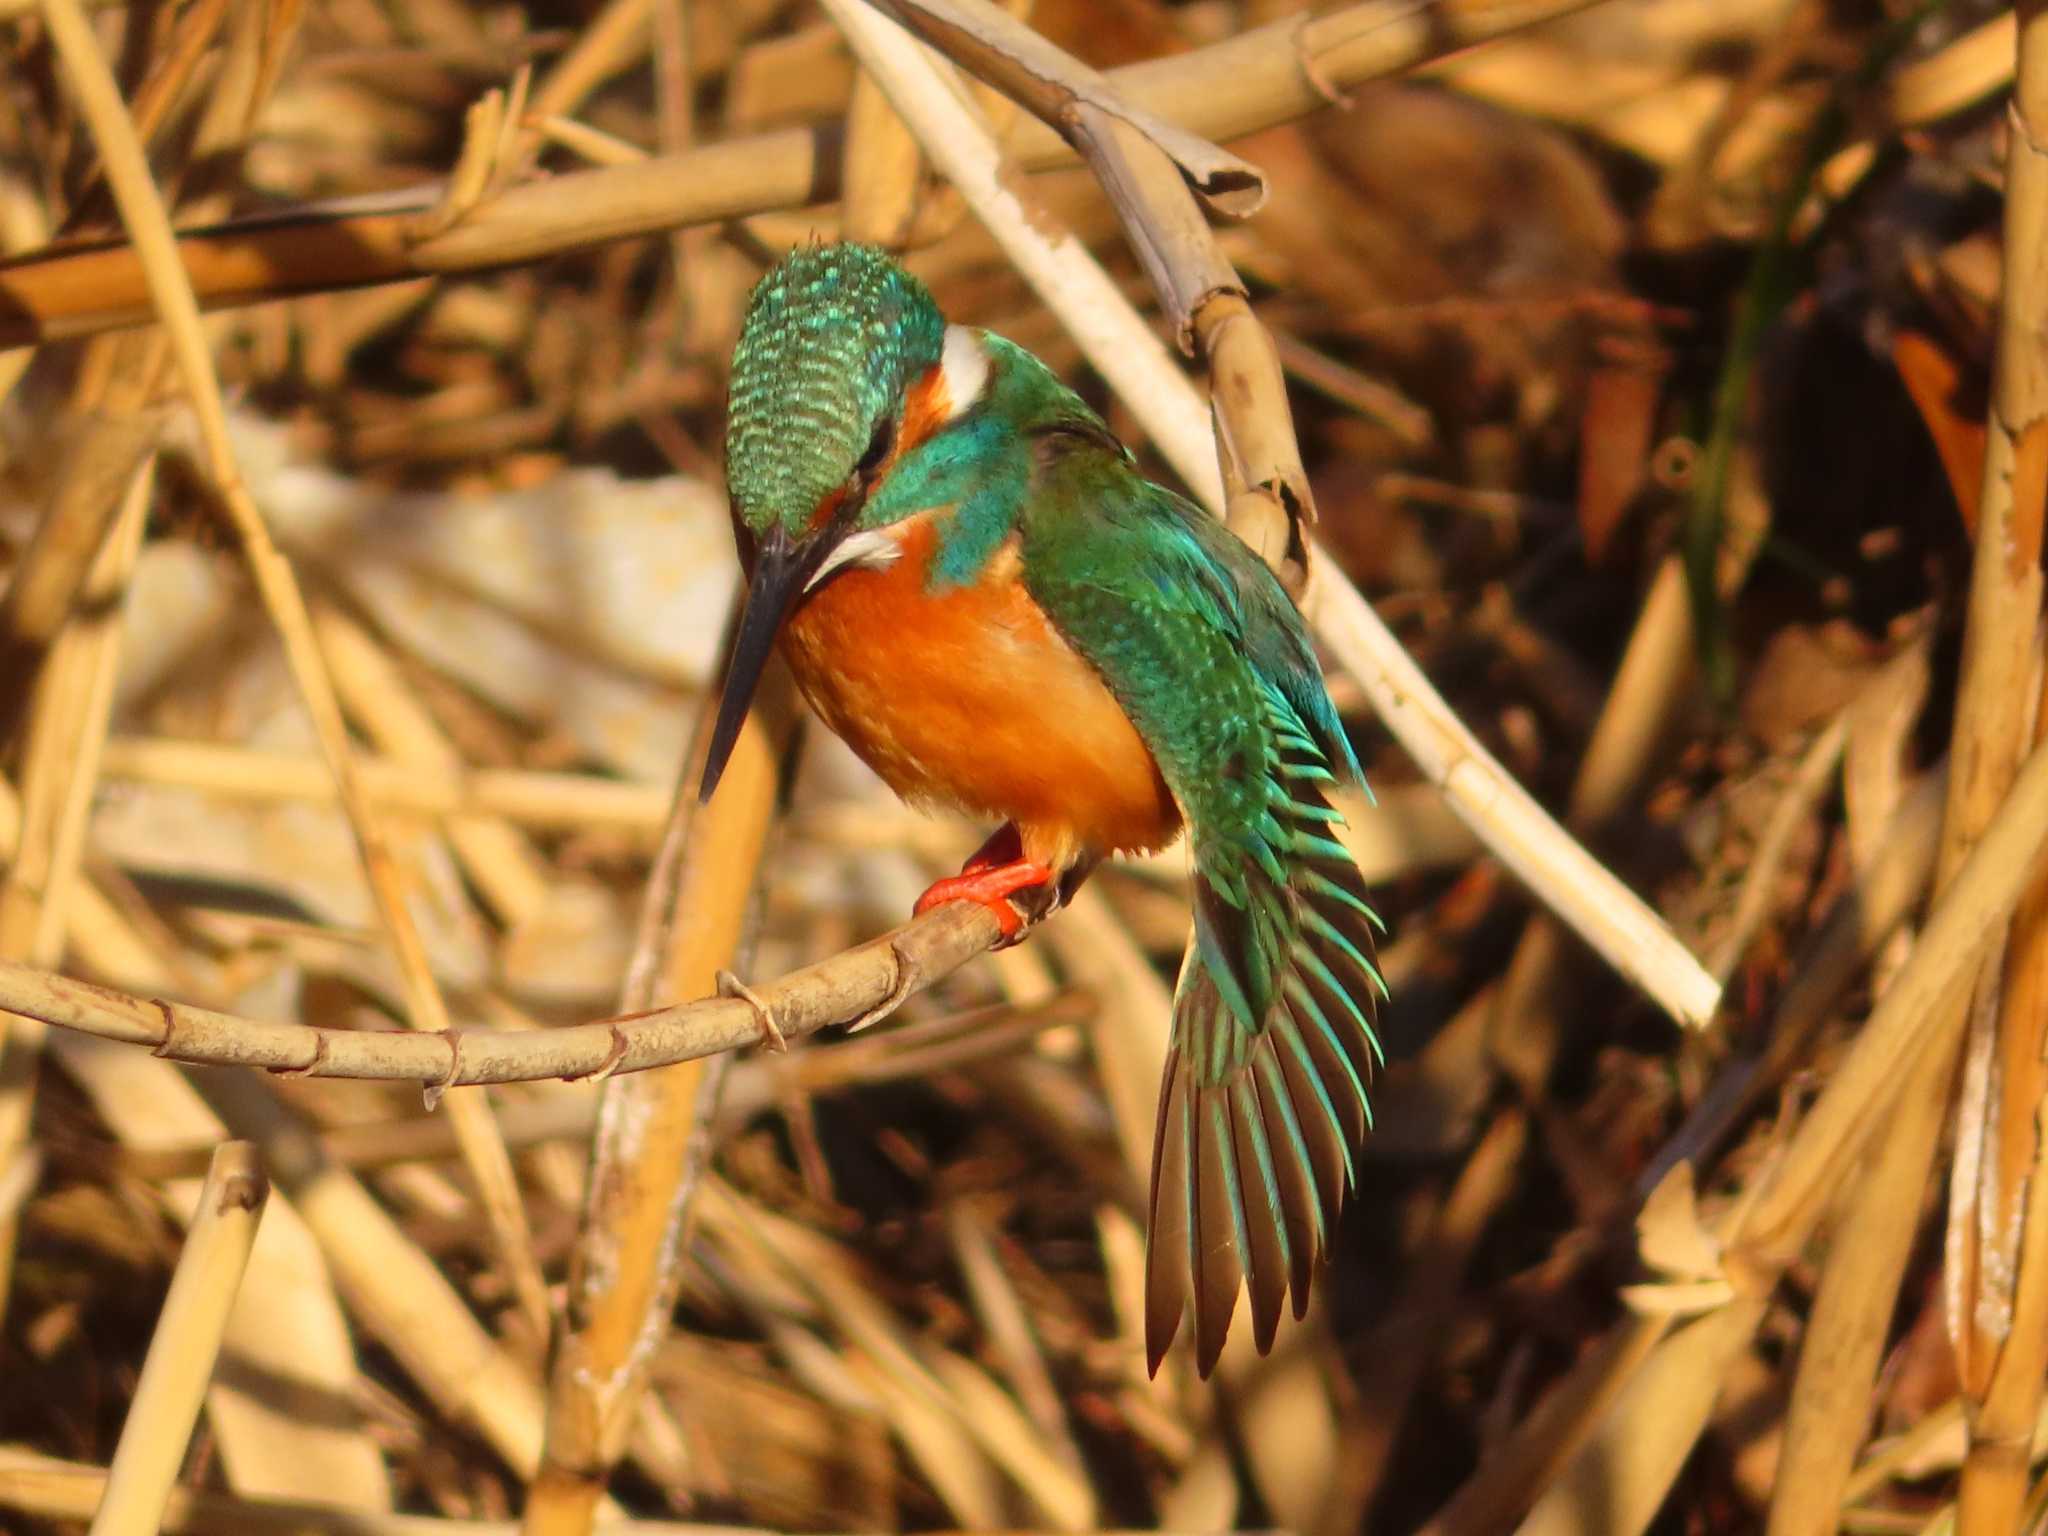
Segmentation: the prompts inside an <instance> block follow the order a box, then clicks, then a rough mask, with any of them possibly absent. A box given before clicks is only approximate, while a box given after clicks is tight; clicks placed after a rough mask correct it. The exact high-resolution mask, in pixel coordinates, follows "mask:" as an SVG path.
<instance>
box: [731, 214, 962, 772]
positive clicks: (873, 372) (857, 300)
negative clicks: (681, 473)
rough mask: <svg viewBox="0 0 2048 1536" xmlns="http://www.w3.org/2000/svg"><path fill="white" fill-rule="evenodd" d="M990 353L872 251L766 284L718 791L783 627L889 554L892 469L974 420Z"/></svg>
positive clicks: (742, 345)
mask: <svg viewBox="0 0 2048 1536" xmlns="http://www.w3.org/2000/svg"><path fill="white" fill-rule="evenodd" d="M987 372H988V356H987V353H986V352H985V351H983V349H982V347H981V343H980V341H979V339H978V337H977V336H976V334H975V333H973V332H971V331H967V330H965V329H963V328H961V327H958V326H955V327H951V328H949V327H948V326H947V324H946V321H945V318H944V316H942V315H941V314H940V313H939V308H938V305H937V304H936V303H934V302H933V300H932V296H931V293H930V292H929V291H928V290H927V289H926V288H925V286H924V284H923V283H921V282H919V281H918V280H917V279H916V278H915V277H912V276H911V275H910V274H909V273H908V272H906V271H905V270H904V269H903V268H902V267H900V266H898V265H897V264H896V263H895V262H894V261H892V260H890V259H889V257H887V256H886V255H884V254H883V253H882V252H881V251H879V250H876V249H874V248H873V247H870V246H864V245H813V246H807V247H804V248H801V249H799V250H796V251H793V252H791V253H790V254H789V255H788V256H786V257H784V258H783V259H782V261H781V262H780V263H778V264H777V265H776V266H775V267H774V268H773V269H772V270H771V271H769V273H768V274H767V275H766V276H765V277H763V278H762V279H761V281H760V282H759V283H758V284H756V285H755V287H754V291H753V294H752V296H751V297H750V298H749V299H748V301H747V312H746V317H745V318H744V320H742V322H741V324H740V335H739V342H738V344H737V345H736V346H735V348H734V350H733V361H732V384H731V396H730V407H729V411H728V415H727V419H726V430H725V475H726V485H727V488H728V491H729V493H730V495H731V498H732V507H733V513H734V520H735V522H736V523H737V525H738V527H739V529H740V534H741V555H742V558H743V559H745V560H746V562H747V565H748V570H749V580H748V586H747V597H746V608H745V612H744V613H743V615H742V617H741V620H740V629H739V635H738V637H737V639H736V640H735V642H734V648H733V655H732V664H731V669H730V671H729V672H728V673H727V676H726V682H725V692H724V696H723V698H722V699H721V701H720V707H719V714H718V723H717V726H716V727H715V729H714V730H713V733H712V741H711V752H710V756H709V758H708V760H707V761H706V764H705V771H704V782H703V791H702V792H703V796H704V798H706V799H709V798H710V795H711V791H712V790H713V789H714V788H715V787H716V786H717V783H718V778H719V775H720V774H721V773H722V772H723V771H724V768H725V763H726V759H727V757H728V756H729V755H730V753H731V751H732V746H733V743H734V741H735V740H737V739H738V736H739V730H740V725H741V723H742V722H743V721H744V720H745V719H746V714H747V708H748V705H749V704H750V703H751V702H752V699H753V694H754V689H755V687H756V685H757V684H758V683H759V681H760V676H761V670H762V668H763V667H764V666H765V665H766V664H767V660H768V653H769V651H770V649H771V648H772V646H773V644H774V640H775V635H776V632H777V631H778V630H779V629H780V628H781V626H782V621H783V619H784V618H785V617H786V616H787V615H788V613H789V611H790V609H791V608H792V607H794V606H795V605H796V603H797V601H798V600H799V599H800V598H801V597H802V596H803V594H804V593H805V592H806V591H809V590H810V589H811V588H813V587H815V586H816V585H817V584H818V583H819V582H821V581H823V580H824V579H825V578H826V577H828V576H829V575H831V574H832V572H833V571H835V570H837V569H840V568H841V567H843V566H845V565H847V564H849V563H855V562H858V561H861V560H865V559H872V558H886V557H887V556H888V555H890V554H893V550H894V546H893V544H891V545H890V546H889V547H888V548H887V549H886V550H885V549H883V548H882V547H881V541H882V540H883V539H884V538H886V535H884V534H882V533H881V531H880V528H881V526H882V525H883V524H885V523H887V522H889V521H893V520H894V519H896V518H900V517H902V516H904V515H906V514H907V513H908V512H909V511H910V510H913V509H911V508H901V509H898V508H893V507H891V506H889V505H888V504H887V502H886V501H885V499H884V498H882V497H880V496H879V495H878V494H877V491H878V488H879V487H880V485H881V483H882V480H883V478H884V476H885V475H886V474H887V473H888V471H889V469H890V467H891V466H892V465H893V464H894V463H895V462H896V461H897V460H899V459H901V458H902V456H903V455H904V454H905V453H906V452H908V451H909V450H910V449H911V448H913V447H915V446H917V445H918V444H919V443H921V442H923V441H926V440H928V439H929V438H930V437H931V436H932V435H933V433H934V432H936V431H937V430H939V429H940V428H941V427H943V426H944V425H945V423H946V422H947V421H949V420H951V419H953V418H956V417H957V416H959V415H960V414H961V412H962V411H963V410H964V409H965V407H966V406H967V405H969V404H971V403H972V402H973V400H974V398H975V397H977V396H978V395H979V393H980V391H981V387H982V383H983V382H984V380H985V378H986V376H987Z"/></svg>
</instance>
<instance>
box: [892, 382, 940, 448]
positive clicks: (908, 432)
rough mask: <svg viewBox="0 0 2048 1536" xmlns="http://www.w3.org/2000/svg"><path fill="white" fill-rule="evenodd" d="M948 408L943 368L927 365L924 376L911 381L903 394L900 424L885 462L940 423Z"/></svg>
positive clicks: (915, 444)
mask: <svg viewBox="0 0 2048 1536" xmlns="http://www.w3.org/2000/svg"><path fill="white" fill-rule="evenodd" d="M952 409H953V402H952V399H951V397H950V396H949V395H948V394H947V392H946V373H945V370H944V369H943V368H929V369H927V370H926V371H925V373H924V376H923V377H922V378H920V379H918V380H917V382H916V383H914V384H912V385H911V386H910V388H909V390H908V391H906V392H905V394H904V397H903V426H902V429H901V430H900V431H898V432H897V434H896V447H895V449H894V450H893V451H892V452H891V453H890V455H889V464H890V465H894V464H895V462H896V461H897V460H898V459H900V458H902V457H903V455H905V454H906V453H908V452H910V450H911V449H913V448H915V447H916V446H917V445H918V444H919V443H922V442H923V441H924V440H925V439H926V438H928V437H930V436H931V435H932V434H933V433H934V432H936V431H938V430H939V428H940V427H942V426H944V425H945V423H946V418H947V416H948V415H950V414H951V412H952Z"/></svg>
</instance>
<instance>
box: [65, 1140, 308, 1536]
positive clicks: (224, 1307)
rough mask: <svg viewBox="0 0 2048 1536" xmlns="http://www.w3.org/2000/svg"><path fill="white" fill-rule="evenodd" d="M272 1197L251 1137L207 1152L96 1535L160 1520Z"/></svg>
mask: <svg viewBox="0 0 2048 1536" xmlns="http://www.w3.org/2000/svg"><path fill="white" fill-rule="evenodd" d="M269 1196H270V1185H269V1183H268V1182H267V1181H266V1180H265V1179H264V1177H263V1168H262V1165H261V1164H260V1163H259V1162H258V1161H257V1157H256V1149H255V1148H254V1147H253V1146H251V1145H250V1144H249V1143H248V1142H246V1141H231V1142H228V1143H226V1144H225V1145H223V1146H222V1147H220V1148H219V1149H218V1150H217V1151H216V1152H215V1153H214V1154H213V1164H212V1166H211V1167H210V1168H208V1169H207V1171H206V1183H205V1185H204V1187H203V1188H202V1189H201V1190H200V1192H199V1212H198V1214H197V1216H195V1217H194V1218H193V1221H192V1226H191V1228H190V1230H189V1231H188V1232H187V1233H186V1235H185V1249H184V1252H183V1253H181V1254H180V1255H179V1257H178V1267H177V1270H176V1271H175V1272H174V1273H173V1274H172V1276H171V1288H170V1291H169V1293H168V1294H167V1295H166V1296H165V1297H164V1309H163V1312H162V1313H161V1314H160V1315H159V1316H158V1318H157V1325H156V1333H155V1334H154V1336H153V1337H152V1338H151V1339H150V1344H149V1353H148V1355H147V1356H145V1357H144V1359H143V1362H142V1375H141V1377H140V1378H139V1379H138V1380H137V1381H136V1383H135V1396H134V1398H133V1400H132V1401H131V1402H130V1403H129V1405H128V1419H127V1422H126V1423H125V1424H123V1425H122V1427H121V1442H120V1444H119V1445H117V1446H116V1447H115V1448H114V1460H113V1464H112V1465H111V1466H110V1467H109V1468H108V1469H107V1490H106V1493H105V1495H104V1496H103V1497H102V1498H101V1499H100V1505H99V1512H98V1513H97V1514H96V1515H94V1516H93V1522H92V1536H151V1533H153V1532H155V1531H157V1530H158V1529H160V1528H161V1527H162V1524H163V1514H164V1502H165V1500H167V1499H168V1498H169V1497H170V1493H171V1485H172V1484H173V1483H174V1482H175V1481H176V1480H177V1476H178V1467H179V1464H180V1463H181V1462H183V1461H184V1459H185V1447H186V1445H187V1444H189V1443H190V1441H191V1439H192V1427H193V1425H194V1424H195V1423H197V1422H198V1419H199V1405H200V1402H201V1401H202V1400H203V1399H204V1397H205V1396H206V1384H207V1382H208V1381H210V1380H211V1379H212V1377H213V1366H214V1357H215V1356H216V1355H218V1354H219V1352H220V1341H221V1335H222V1334H223V1333H224V1332H225V1331H226V1329H227V1322H228V1311H229V1309H230V1308H231V1307H233V1306H234V1304H235V1292H236V1291H237V1290H239V1289H240V1288H241V1284H242V1271H243V1270H244V1269H245V1268H246V1267H247V1266H248V1263H249V1250H250V1248H251V1247H253V1246H254V1244H255V1242H256V1224H257V1222H259V1221H260V1220H262V1218H263V1206H264V1202H265V1201H266V1200H267V1199H268V1198H269Z"/></svg>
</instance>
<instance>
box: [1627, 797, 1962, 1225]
mask: <svg viewBox="0 0 2048 1536" xmlns="http://www.w3.org/2000/svg"><path fill="white" fill-rule="evenodd" d="M1947 787H1948V781H1947V776H1946V773H1945V771H1944V770H1943V769H1940V768H1937V769H1936V770H1934V771H1932V772H1929V773H1928V774H1926V775H1924V776H1923V777H1922V778H1921V779H1920V780H1919V782H1917V783H1916V784H1914V785H1912V786H1911V787H1910V789H1909V790H1908V791H1907V792H1906V793H1905V794H1904V795H1903V796H1902V797H1901V799H1900V801H1899V803H1898V805H1897V807H1896V808H1895V810H1894V811H1893V813H1892V815H1891V816H1890V817H1889V818H1887V819H1886V820H1885V821H1884V822H1883V823H1882V825H1881V826H1879V828H1878V829H1877V830H1878V833H1879V834H1880V836H1881V841H1880V842H1879V843H1878V844H1877V846H1876V847H1875V849H1874V850H1873V852H1872V853H1871V855H1870V857H1869V859H1868V861H1867V862H1864V863H1863V865H1862V867H1861V868H1859V869H1858V870H1857V872H1856V878H1855V880H1854V882H1853V883H1852V884H1851V885H1850V886H1849V888H1848V889H1847V890H1845V891H1843V892H1842V893H1841V895H1839V896H1838V897H1836V898H1835V900H1834V902H1833V903H1832V904H1831V905H1830V906H1829V908H1828V910H1827V912H1826V913H1825V914H1824V915H1823V916H1822V917H1821V919H1820V921H1819V922H1818V923H1817V924H1815V926H1814V930H1813V933H1812V935H1811V936H1810V937H1809V938H1808V939H1807V941H1806V943H1805V944H1804V945H1803V946H1801V949H1800V952H1799V954H1798V955H1797V956H1796V957H1795V958H1794V960H1793V963H1792V967H1791V980H1790V981H1789V982H1787V984H1786V986H1785V989H1784V991H1783V992H1782V993H1781V994H1780V995H1779V998H1778V1001H1777V1006H1776V1007H1775V1008H1774V1009H1773V1010H1772V1013H1771V1021H1770V1028H1769V1030H1768V1031H1767V1032H1766V1033H1765V1036H1764V1039H1765V1045H1764V1048H1763V1050H1762V1051H1761V1052H1760V1053H1758V1054H1757V1055H1755V1056H1752V1057H1749V1058H1746V1059H1743V1060H1740V1061H1737V1062H1733V1063H1731V1064H1730V1066H1729V1067H1728V1069H1727V1070H1726V1071H1725V1072H1724V1073H1723V1074H1722V1076H1721V1077H1720V1078H1718V1079H1717V1080H1716V1081H1715V1083H1714V1085H1713V1087H1712V1088H1711V1089H1710V1090H1709V1091H1708V1092H1707V1094H1706V1095H1705V1096H1704V1097H1702V1098H1701V1100H1700V1102H1699V1103H1698V1105H1697V1106H1695V1108H1694V1109H1693V1112H1692V1113H1691V1114H1690V1115H1688V1116H1686V1118H1685V1121H1684V1123H1683V1124H1681V1125H1680V1126H1679V1128H1678V1129H1677V1130H1676V1131H1675V1132H1673V1133H1672V1135H1671V1136H1670V1138H1669V1139H1668V1140H1667V1141H1666V1142H1665V1144H1664V1146H1663V1148H1662V1149H1661V1150H1660V1151H1659V1152H1658V1154H1657V1156H1656V1157H1654V1158H1652V1159H1651V1160H1650V1162H1649V1164H1648V1165H1647V1166H1646V1167H1645V1168H1644V1169H1643V1171H1642V1173H1641V1174H1640V1175H1639V1176H1638V1177H1637V1180H1636V1196H1637V1198H1638V1199H1639V1200H1641V1199H1648V1198H1649V1195H1650V1192H1651V1191H1652V1190H1654V1189H1655V1188H1656V1187H1657V1185H1658V1184H1660V1183H1661V1182H1663V1180H1664V1177H1665V1176H1666V1175H1667V1174H1669V1173H1670V1172H1671V1170H1672V1169H1673V1168H1674V1167H1675V1166H1677V1165H1678V1164H1679V1163H1681V1162H1690V1163H1692V1164H1693V1165H1694V1166H1695V1167H1700V1168H1704V1167H1706V1166H1707V1160H1708V1157H1709V1156H1710V1154H1711V1153H1712V1152H1713V1151H1714V1150H1715V1148H1717V1147H1718V1146H1719V1145H1720V1144H1721V1142H1722V1141H1723V1140H1724V1139H1725V1138H1726V1137H1727V1136H1728V1135H1729V1133H1730V1132H1731V1131H1732V1130H1733V1129H1734V1128H1735V1126H1736V1125H1738V1124H1739V1123H1741V1121H1742V1120H1743V1119H1744V1118H1745V1117H1746V1116H1748V1115H1749V1114H1751V1113H1753V1112H1754V1110H1755V1109H1756V1107H1757V1104H1758V1103H1759V1102H1760V1101H1761V1100H1762V1098H1763V1097H1764V1095H1765V1094H1767V1093H1769V1092H1771V1091H1772V1089H1774V1088H1776V1087H1777V1086H1778V1085H1779V1084H1780V1083H1782V1082H1783V1081H1784V1079H1785V1077H1786V1075H1787V1074H1788V1073H1789V1072H1790V1071H1791V1070H1792V1068H1793V1066H1794V1064H1796V1063H1797V1062H1798V1061H1800V1060H1801V1059H1802V1058H1803V1057H1804V1056H1805V1055H1806V1053H1807V1051H1808V1050H1809V1049H1810V1047H1811V1046H1812V1044H1813V1039H1814V1036H1815V1035H1816V1034H1818V1033H1819V1031H1820V1027H1821V1025H1822V1024H1823V1023H1825V1022H1826V1020H1827V1017H1828V1013H1829V1011H1830V1010H1831V1009H1833V1008H1834V1006H1835V1004H1836V1002H1837V1000H1838V999H1839V998H1840V997H1841V995H1842V993H1843V992H1844V991H1845V990H1846V989H1847V987H1848V985H1849V983H1850V982H1851V980H1853V979H1854V978H1855V976H1856V975H1857V973H1859V972H1860V971H1862V970H1863V969H1864V968H1865V967H1866V966H1868V965H1871V964H1872V963H1873V962H1874V961H1876V960H1877V959H1878V958H1879V957H1880V956H1881V955H1882V954H1883V953H1884V949H1885V945H1886V942H1887V941H1888V940H1889V939H1890V938H1891V937H1892V936H1893V935H1894V934H1898V933H1899V932H1900V930H1901V929H1902V928H1903V927H1904V925H1905V924H1906V922H1907V921H1908V920H1909V919H1910V918H1911V917H1912V915H1913V913H1915V912H1916V911H1918V910H1919V908H1920V905H1921V903H1922V901H1923V899H1924V898H1925V896H1926V894H1927V887H1928V885H1929V883H1930V882H1931V881H1932V880H1933V878H1934V856H1935V849H1936V845H1937V843H1938V842H1939V841H1940V837H1941V807H1942V801H1943V799H1944V798H1945V795H1946V791H1947ZM1886 980H1889V978H1888V977H1887V978H1886Z"/></svg>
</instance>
